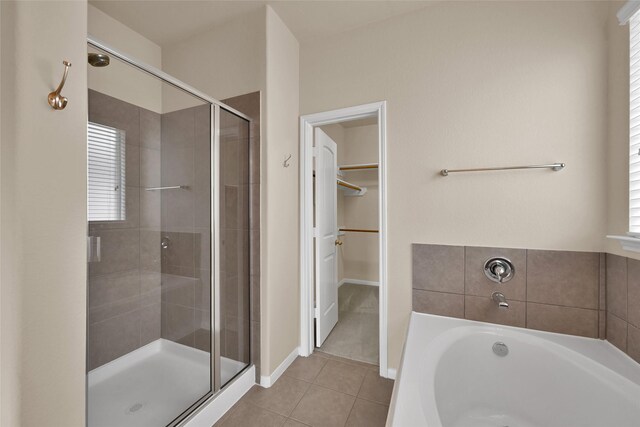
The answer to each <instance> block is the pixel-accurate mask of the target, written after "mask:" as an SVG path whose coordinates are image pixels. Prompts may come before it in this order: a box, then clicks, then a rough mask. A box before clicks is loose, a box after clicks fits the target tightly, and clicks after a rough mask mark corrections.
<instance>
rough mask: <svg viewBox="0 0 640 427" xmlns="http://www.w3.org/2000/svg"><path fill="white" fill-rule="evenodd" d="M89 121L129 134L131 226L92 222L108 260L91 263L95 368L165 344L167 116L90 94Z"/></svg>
mask: <svg viewBox="0 0 640 427" xmlns="http://www.w3.org/2000/svg"><path fill="white" fill-rule="evenodd" d="M89 121H91V122H96V123H100V124H104V125H107V126H112V127H115V128H118V129H122V130H124V131H125V132H126V133H125V135H126V139H125V144H126V151H125V162H126V220H125V221H113V222H90V223H89V235H90V236H98V237H100V238H101V254H102V258H101V260H100V261H99V262H92V263H89V276H88V277H89V279H88V292H89V299H88V314H89V333H88V355H89V360H88V366H87V369H88V370H91V369H95V368H97V367H99V366H101V365H103V364H105V363H107V362H110V361H111V360H113V359H116V358H118V357H120V356H122V355H124V354H126V353H129V352H131V351H133V350H135V349H137V348H139V347H141V346H143V345H145V344H147V343H149V342H151V341H154V340H156V339H158V338H160V241H159V229H160V198H159V197H160V195H159V194H158V193H157V192H146V191H144V188H145V187H154V186H159V185H160V115H159V114H157V113H155V112H153V111H149V110H146V109H144V108H140V107H138V106H136V105H133V104H129V103H127V102H124V101H122V100H119V99H116V98H114V97H111V96H108V95H105V94H103V93H100V92H97V91H95V90H89Z"/></svg>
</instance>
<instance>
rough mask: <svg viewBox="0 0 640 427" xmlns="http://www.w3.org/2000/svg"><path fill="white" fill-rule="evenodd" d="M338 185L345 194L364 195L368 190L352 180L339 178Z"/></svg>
mask: <svg viewBox="0 0 640 427" xmlns="http://www.w3.org/2000/svg"><path fill="white" fill-rule="evenodd" d="M337 184H338V187H339V188H340V189H341V190H343V191H344V192H345V196H364V194H365V193H366V192H367V188H366V187H360V186H358V185H355V184H351V183H350V182H347V181H344V180H342V179H340V178H337Z"/></svg>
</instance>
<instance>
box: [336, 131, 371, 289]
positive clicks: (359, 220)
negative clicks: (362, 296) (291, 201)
mask: <svg viewBox="0 0 640 427" xmlns="http://www.w3.org/2000/svg"><path fill="white" fill-rule="evenodd" d="M338 163H340V164H356V163H378V126H377V125H367V126H354V127H347V128H345V131H344V148H343V152H342V156H341V157H339V158H338ZM345 179H346V180H347V181H349V182H352V183H354V184H356V185H359V186H362V187H366V188H367V192H366V193H365V195H364V196H361V197H347V196H344V195H343V200H344V205H343V208H344V221H343V222H342V223H340V224H339V225H340V226H342V225H344V226H346V227H347V228H362V229H371V230H377V229H378V227H379V223H378V197H379V185H378V169H366V170H361V171H352V172H345ZM340 193H342V191H340ZM343 239H344V245H343V249H342V250H343V259H344V277H345V278H346V279H357V280H366V281H369V282H378V281H379V276H380V275H379V272H380V270H379V252H378V250H379V245H378V242H379V235H378V234H377V233H347V234H346V235H345V236H344V238H343Z"/></svg>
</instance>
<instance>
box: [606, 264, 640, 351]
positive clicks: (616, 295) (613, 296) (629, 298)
mask: <svg viewBox="0 0 640 427" xmlns="http://www.w3.org/2000/svg"><path fill="white" fill-rule="evenodd" d="M606 304H607V308H606V328H607V332H606V336H607V341H609V342H610V343H611V344H613V345H615V346H616V347H618V348H619V349H620V350H622V351H624V352H626V353H627V354H628V355H629V356H631V357H632V358H633V359H634V360H636V361H637V362H638V363H640V261H638V260H635V259H632V258H626V257H622V256H618V255H613V254H607V290H606Z"/></svg>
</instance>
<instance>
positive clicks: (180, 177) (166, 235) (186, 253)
mask: <svg viewBox="0 0 640 427" xmlns="http://www.w3.org/2000/svg"><path fill="white" fill-rule="evenodd" d="M179 97H180V98H184V96H179ZM174 98H175V97H174ZM210 117H211V113H210V107H209V105H200V106H198V107H191V108H187V109H183V110H177V111H173V112H170V113H165V114H162V115H161V123H162V136H161V154H162V155H161V165H162V166H161V168H159V169H158V171H161V173H159V174H158V177H157V178H158V179H159V180H160V182H159V185H162V186H176V185H183V186H186V187H187V188H186V189H180V190H167V191H163V192H152V193H156V194H158V195H159V196H160V197H161V207H162V208H161V229H160V230H157V229H153V230H149V232H150V233H152V234H151V237H150V238H151V239H152V243H151V244H152V246H153V247H158V248H160V244H161V239H167V243H168V246H167V248H166V249H161V272H162V309H161V325H162V326H161V335H162V338H165V339H168V340H171V341H174V342H177V343H180V344H183V345H187V346H190V347H195V348H198V349H200V350H204V351H209V349H210V348H211V347H210V343H211V339H210V337H211V321H210V319H211V315H210V313H211V311H210V306H211V293H210V289H211V286H210V277H211V275H210V271H211V265H210V263H211V261H210V253H211V252H210V236H211V231H210V230H211V226H210V224H211V220H210V204H211V196H210V195H211V174H210V171H211V167H210V163H211V151H210V146H211V133H210V132H211V128H210V122H211V118H210Z"/></svg>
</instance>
